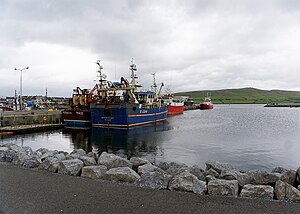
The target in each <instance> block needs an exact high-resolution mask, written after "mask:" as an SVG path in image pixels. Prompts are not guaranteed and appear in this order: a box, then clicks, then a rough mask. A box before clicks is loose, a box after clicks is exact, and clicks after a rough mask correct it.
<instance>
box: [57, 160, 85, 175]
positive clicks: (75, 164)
mask: <svg viewBox="0 0 300 214" xmlns="http://www.w3.org/2000/svg"><path fill="white" fill-rule="evenodd" d="M82 167H83V162H82V161H81V160H79V159H72V160H64V161H61V162H59V165H58V173H59V174H64V175H73V176H77V175H80V172H81V169H82Z"/></svg>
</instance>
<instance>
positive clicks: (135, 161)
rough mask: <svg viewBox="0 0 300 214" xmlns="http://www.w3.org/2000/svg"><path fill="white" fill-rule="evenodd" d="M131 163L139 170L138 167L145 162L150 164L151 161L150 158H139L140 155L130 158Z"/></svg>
mask: <svg viewBox="0 0 300 214" xmlns="http://www.w3.org/2000/svg"><path fill="white" fill-rule="evenodd" d="M129 161H130V162H131V163H132V165H133V166H132V168H133V169H134V170H136V171H137V168H138V167H139V166H141V165H144V164H150V162H149V161H148V160H145V159H142V158H139V157H132V158H130V160H129Z"/></svg>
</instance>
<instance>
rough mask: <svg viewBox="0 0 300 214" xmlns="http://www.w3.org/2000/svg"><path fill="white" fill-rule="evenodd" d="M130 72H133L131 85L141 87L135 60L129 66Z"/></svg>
mask: <svg viewBox="0 0 300 214" xmlns="http://www.w3.org/2000/svg"><path fill="white" fill-rule="evenodd" d="M129 70H130V71H131V75H130V77H131V82H130V85H131V86H133V87H135V88H137V87H140V85H139V83H138V81H137V79H138V77H137V75H136V71H137V68H136V64H134V63H133V58H132V59H131V64H130V65H129Z"/></svg>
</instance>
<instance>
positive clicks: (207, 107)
mask: <svg viewBox="0 0 300 214" xmlns="http://www.w3.org/2000/svg"><path fill="white" fill-rule="evenodd" d="M199 108H200V110H209V109H213V108H214V106H213V105H208V104H200V107H199Z"/></svg>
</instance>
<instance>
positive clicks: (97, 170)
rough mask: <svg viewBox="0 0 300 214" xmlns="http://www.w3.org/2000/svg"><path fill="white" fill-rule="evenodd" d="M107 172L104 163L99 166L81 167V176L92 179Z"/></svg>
mask: <svg viewBox="0 0 300 214" xmlns="http://www.w3.org/2000/svg"><path fill="white" fill-rule="evenodd" d="M106 172H107V167H106V166H104V165H99V166H85V167H83V168H82V172H81V176H82V177H88V178H93V179H101V178H102V177H103V176H104V175H105V173H106Z"/></svg>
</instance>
